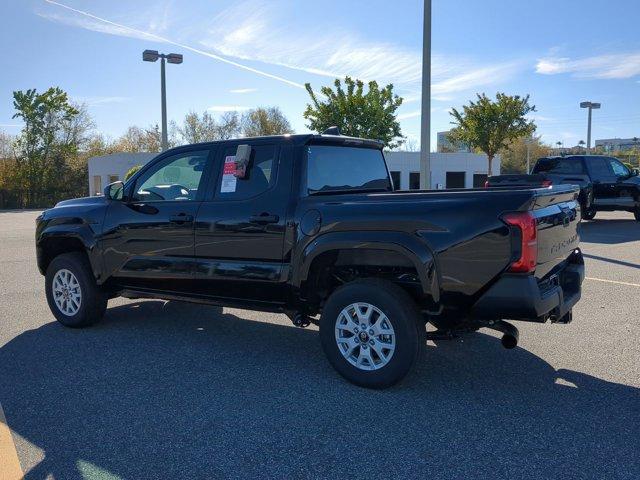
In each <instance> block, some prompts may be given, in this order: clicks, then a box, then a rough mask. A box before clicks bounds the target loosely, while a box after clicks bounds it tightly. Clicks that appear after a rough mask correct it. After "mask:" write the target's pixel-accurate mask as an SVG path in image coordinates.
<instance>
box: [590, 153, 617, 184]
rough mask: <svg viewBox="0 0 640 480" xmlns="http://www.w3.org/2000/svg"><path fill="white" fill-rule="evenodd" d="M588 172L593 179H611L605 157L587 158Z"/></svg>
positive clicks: (609, 167)
mask: <svg viewBox="0 0 640 480" xmlns="http://www.w3.org/2000/svg"><path fill="white" fill-rule="evenodd" d="M588 161H589V170H590V171H591V175H592V176H593V177H594V178H595V179H598V178H603V177H611V176H612V175H613V171H612V170H611V166H610V165H609V162H608V160H607V158H605V157H591V158H589V160H588Z"/></svg>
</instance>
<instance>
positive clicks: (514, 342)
mask: <svg viewBox="0 0 640 480" xmlns="http://www.w3.org/2000/svg"><path fill="white" fill-rule="evenodd" d="M501 341H502V346H503V347H504V348H506V349H507V350H510V349H512V348H516V347H517V346H518V337H515V336H513V335H509V334H508V333H505V334H504V335H503V336H502V340H501Z"/></svg>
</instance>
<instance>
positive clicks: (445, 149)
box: [436, 130, 471, 153]
mask: <svg viewBox="0 0 640 480" xmlns="http://www.w3.org/2000/svg"><path fill="white" fill-rule="evenodd" d="M449 132H450V130H447V131H446V132H438V135H437V137H436V138H437V143H436V151H437V152H439V153H449V152H471V148H470V147H469V145H467V144H466V143H456V144H453V143H451V142H450V141H449V138H448V137H447V136H448V135H449Z"/></svg>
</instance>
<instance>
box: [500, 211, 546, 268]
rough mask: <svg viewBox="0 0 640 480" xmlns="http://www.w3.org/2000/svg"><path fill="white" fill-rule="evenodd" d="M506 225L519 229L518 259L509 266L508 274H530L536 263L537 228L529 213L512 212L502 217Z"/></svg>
mask: <svg viewBox="0 0 640 480" xmlns="http://www.w3.org/2000/svg"><path fill="white" fill-rule="evenodd" d="M502 220H504V221H505V222H506V223H507V225H510V226H512V227H517V228H519V229H520V242H521V245H520V258H518V259H517V260H516V261H515V262H513V263H512V264H511V266H510V267H509V271H510V272H519V273H530V272H533V271H534V270H535V269H536V263H537V262H538V227H537V225H536V218H535V217H534V216H533V214H532V213H531V212H512V213H507V214H505V215H503V216H502Z"/></svg>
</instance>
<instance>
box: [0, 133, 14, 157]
mask: <svg viewBox="0 0 640 480" xmlns="http://www.w3.org/2000/svg"><path fill="white" fill-rule="evenodd" d="M10 158H13V137H12V136H11V135H9V134H8V133H5V132H3V131H0V161H2V160H7V159H10Z"/></svg>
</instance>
